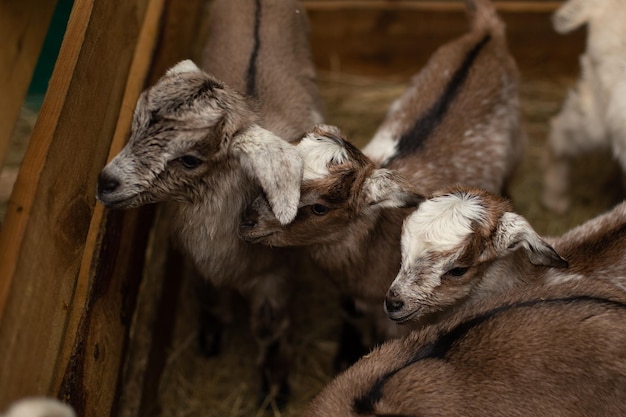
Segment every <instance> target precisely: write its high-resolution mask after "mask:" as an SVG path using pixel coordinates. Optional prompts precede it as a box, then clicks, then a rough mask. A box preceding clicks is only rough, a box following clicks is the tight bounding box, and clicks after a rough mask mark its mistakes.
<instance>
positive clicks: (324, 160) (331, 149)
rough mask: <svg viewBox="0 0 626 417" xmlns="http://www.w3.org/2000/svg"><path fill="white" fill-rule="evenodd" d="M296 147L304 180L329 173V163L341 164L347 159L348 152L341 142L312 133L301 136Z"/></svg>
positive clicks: (317, 177)
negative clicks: (301, 164)
mask: <svg viewBox="0 0 626 417" xmlns="http://www.w3.org/2000/svg"><path fill="white" fill-rule="evenodd" d="M297 149H298V153H300V156H301V157H302V160H303V161H304V175H303V180H304V181H307V180H314V179H319V178H324V177H325V176H327V175H328V173H329V172H328V165H329V164H342V163H344V162H346V161H347V160H348V152H347V151H346V149H345V148H344V147H343V146H342V145H341V144H339V143H337V142H336V141H335V140H333V139H331V138H328V137H326V136H322V135H319V136H318V135H315V134H313V133H309V134H307V135H306V136H305V137H304V138H302V140H301V141H300V143H299V144H298V147H297Z"/></svg>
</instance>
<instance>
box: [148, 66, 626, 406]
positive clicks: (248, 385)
mask: <svg viewBox="0 0 626 417" xmlns="http://www.w3.org/2000/svg"><path fill="white" fill-rule="evenodd" d="M573 82H574V80H573V79H554V80H546V79H532V78H530V79H524V80H523V81H522V84H521V102H522V109H523V115H524V118H525V120H526V122H527V130H528V135H529V146H528V149H527V153H526V156H525V160H524V163H523V166H522V167H521V168H520V170H519V172H518V174H517V176H516V177H515V179H514V181H513V183H512V185H511V190H510V193H511V197H512V199H513V201H514V204H515V207H516V210H517V211H518V212H519V213H521V214H523V215H525V216H526V217H527V218H528V219H529V221H530V222H531V224H533V225H534V226H535V228H536V229H537V230H538V231H539V232H540V233H543V234H549V235H557V234H561V233H562V232H564V231H566V230H568V229H570V228H571V227H573V226H575V225H578V224H580V223H582V222H583V221H585V220H587V219H589V218H591V217H593V216H595V215H597V214H599V213H602V212H604V211H606V210H607V209H609V208H610V207H611V206H612V205H613V204H615V203H616V202H618V201H619V200H621V199H622V197H623V193H622V189H621V174H620V173H619V169H618V167H617V165H616V164H615V163H614V162H613V161H611V158H610V156H609V155H608V154H607V153H602V152H600V153H598V154H596V155H591V156H586V157H583V158H579V159H578V160H577V161H576V164H575V168H574V170H573V171H574V172H573V179H572V183H573V190H572V193H573V207H572V209H571V210H570V212H568V213H567V214H565V215H556V214H555V213H551V212H549V211H547V210H546V209H545V208H543V207H542V206H541V204H540V202H539V196H540V193H541V188H542V173H543V169H542V161H543V158H544V155H545V138H546V135H547V131H548V121H549V118H550V117H551V116H552V115H554V114H555V113H556V112H557V111H558V109H559V108H560V105H561V102H562V100H563V97H564V95H565V92H566V89H567V87H568V86H570V85H572V83H573ZM320 85H321V89H322V94H323V97H324V99H325V102H326V105H327V122H328V123H331V124H335V125H337V126H340V127H341V128H342V130H343V131H344V132H345V133H346V134H347V136H348V137H349V138H351V139H352V140H353V142H355V143H357V144H358V145H359V146H363V145H364V144H365V143H366V142H367V141H368V140H369V138H370V137H371V136H372V134H373V132H374V130H375V129H376V128H377V126H378V125H379V123H380V122H381V120H382V118H383V116H384V114H385V111H386V109H387V107H388V105H389V104H390V103H391V101H392V100H393V99H394V98H396V97H397V96H399V95H400V94H401V92H402V91H403V89H404V87H405V79H399V78H398V79H393V78H391V79H371V78H363V77H354V76H342V75H331V74H321V76H320ZM193 299H194V297H193V294H192V290H191V289H190V288H189V286H185V288H184V289H183V292H182V294H181V298H180V303H179V306H180V308H179V311H177V312H176V314H177V319H176V326H175V335H174V342H173V345H172V348H171V351H170V353H169V357H168V360H167V366H166V370H165V373H164V375H163V378H162V380H161V383H160V387H159V395H160V404H159V407H157V408H160V412H158V413H157V415H158V416H168V417H182V416H185V417H192V416H193V417H196V416H197V417H200V416H203V417H207V416H208V417H211V416H216V417H217V416H221V417H228V416H230V417H238V416H261V415H270V416H272V415H273V416H285V417H288V416H297V415H300V413H301V411H302V410H303V407H305V406H306V404H307V403H308V402H309V401H310V400H311V399H312V398H313V397H314V396H315V394H316V393H317V392H319V390H320V389H321V388H322V387H323V386H324V384H326V383H327V382H328V381H329V380H330V379H331V378H332V376H333V372H332V366H331V361H332V357H333V355H334V352H335V349H336V347H337V344H336V341H337V337H338V310H337V304H338V302H337V298H336V295H335V293H334V292H333V290H332V288H330V286H329V285H328V283H327V282H325V281H324V280H320V279H319V278H318V276H317V275H315V274H313V273H311V274H310V276H307V277H305V279H303V280H302V282H301V283H300V284H299V289H298V294H297V302H296V305H298V306H300V307H301V308H300V309H299V310H298V311H297V312H295V314H294V317H293V325H294V329H295V334H294V357H295V363H294V367H293V379H292V383H293V398H292V401H291V402H290V403H289V404H288V406H287V407H286V408H285V409H283V410H277V409H276V408H272V407H271V406H270V408H269V411H267V413H265V414H264V413H263V411H262V410H261V409H260V408H259V406H258V402H257V396H256V390H257V387H258V377H257V374H256V371H255V360H256V348H255V344H254V341H253V340H252V338H251V336H250V334H249V331H248V329H247V323H246V319H245V313H242V314H240V315H238V316H237V317H236V318H235V321H234V323H233V325H232V326H231V328H230V329H229V330H228V332H227V334H226V339H225V340H224V341H223V342H224V343H223V352H222V354H221V355H220V356H219V357H216V358H211V359H206V358H203V357H201V356H200V355H199V354H198V349H197V346H196V323H195V310H194V303H193Z"/></svg>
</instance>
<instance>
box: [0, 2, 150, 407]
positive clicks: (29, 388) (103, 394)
mask: <svg viewBox="0 0 626 417" xmlns="http://www.w3.org/2000/svg"><path fill="white" fill-rule="evenodd" d="M153 1H157V0H153ZM149 5H150V0H129V1H125V2H108V1H105V0H96V1H88V0H77V1H76V2H75V4H74V8H73V10H72V14H71V16H70V20H69V23H68V28H67V32H66V36H65V39H64V43H63V45H62V47H61V51H60V54H59V59H58V62H57V65H56V67H55V70H54V73H53V76H52V79H51V81H50V86H49V89H48V94H47V95H46V98H45V101H44V103H43V106H42V109H41V113H40V115H39V119H38V121H37V124H36V126H35V130H34V132H33V136H32V139H31V144H30V146H29V148H28V150H27V152H26V155H25V157H24V162H23V165H22V169H21V170H20V174H19V176H18V180H17V183H16V187H15V191H14V193H13V195H12V198H11V200H10V202H9V206H8V210H7V217H6V221H5V224H4V226H3V229H2V231H1V234H0V277H1V281H0V369H2V372H0V409H2V408H4V407H5V406H6V405H7V404H8V403H9V402H11V401H13V400H15V399H16V398H18V397H21V396H24V395H33V394H40V395H41V394H48V395H55V394H56V393H57V391H58V389H59V384H60V383H61V381H63V383H62V386H63V389H64V391H63V394H67V393H68V392H69V393H70V394H72V395H73V394H75V393H77V392H78V393H79V394H80V395H79V396H78V397H79V398H74V397H72V396H71V395H70V396H69V397H65V399H66V400H68V401H69V402H71V403H72V404H73V405H75V406H77V408H78V409H79V411H80V412H79V415H89V416H108V415H110V408H111V406H112V404H111V401H112V394H113V393H114V392H115V383H116V381H117V379H118V373H119V365H120V361H121V356H122V355H123V350H124V347H125V346H124V345H125V340H126V339H125V337H126V334H127V332H128V326H129V323H130V318H129V317H124V315H131V314H132V307H133V306H134V298H135V295H134V294H133V290H132V287H136V286H137V284H136V283H132V284H131V285H130V287H131V288H130V290H129V289H128V288H126V285H127V284H128V282H126V281H125V279H126V278H127V277H128V276H129V275H132V274H134V275H138V276H140V273H139V272H138V270H139V269H138V265H139V266H141V263H142V253H143V247H142V245H141V243H138V242H137V240H140V241H141V240H142V239H143V240H144V241H145V235H146V231H145V226H144V228H143V229H142V227H141V221H138V218H139V217H142V216H140V215H139V214H138V213H137V212H136V211H135V212H133V211H129V212H127V213H126V212H125V213H122V212H120V213H108V214H107V215H106V223H108V228H107V229H106V231H107V232H106V234H104V235H100V234H99V233H97V232H99V231H100V230H104V229H103V225H102V224H101V222H100V220H99V219H98V215H96V216H95V217H94V216H93V215H94V205H95V198H94V196H95V186H96V180H97V175H98V173H99V171H100V169H101V168H102V166H103V165H104V163H105V161H106V158H107V156H108V154H109V147H110V144H111V139H112V138H113V136H114V132H115V129H116V126H118V117H119V114H120V109H121V108H122V107H123V105H124V104H123V97H124V92H125V87H126V84H127V79H128V77H129V72H130V68H131V61H132V59H133V56H134V53H135V50H136V48H137V50H138V51H140V50H141V48H145V45H138V38H139V33H140V29H141V28H142V25H143V24H144V20H145V18H146V16H147V15H148V14H147V11H148V6H149ZM157 20H158V19H157ZM152 24H153V25H154V27H156V22H154V23H152ZM151 52H152V48H150V47H147V48H146V49H145V51H144V52H143V53H145V54H148V55H150V54H151ZM131 76H132V74H131ZM124 111H125V112H132V107H130V108H124ZM119 129H121V128H118V131H119ZM129 226H130V227H129ZM90 230H92V232H89V231H90ZM94 230H95V231H96V232H93V231H94ZM144 246H145V242H144ZM137 249H139V250H137ZM138 252H139V253H138ZM137 256H139V258H138V259H137V258H136V257H137ZM127 297H128V298H127ZM68 344H69V345H71V346H72V349H71V353H70V354H69V355H67V354H66V353H67V349H65V350H64V346H65V347H67V346H68ZM59 352H64V354H61V355H59ZM68 361H69V364H68ZM55 371H56V376H55ZM68 387H70V388H69V389H68ZM83 412H84V414H83Z"/></svg>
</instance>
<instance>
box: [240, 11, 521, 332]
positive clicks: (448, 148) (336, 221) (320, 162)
mask: <svg viewBox="0 0 626 417" xmlns="http://www.w3.org/2000/svg"><path fill="white" fill-rule="evenodd" d="M466 4H467V8H468V14H469V16H470V26H471V30H470V31H469V33H467V34H465V35H463V36H461V37H460V38H458V39H456V40H454V41H452V42H450V43H448V44H446V45H443V46H442V47H441V48H440V49H439V50H437V51H436V52H435V54H434V55H433V56H432V58H431V59H430V60H429V62H428V63H427V64H426V66H425V67H424V68H423V69H422V70H421V71H420V72H419V74H417V75H416V76H415V77H414V78H413V81H412V83H411V86H410V87H409V88H408V89H407V91H406V93H405V94H404V95H403V96H402V97H400V98H399V99H398V100H397V101H396V102H395V103H394V104H392V106H391V108H390V109H389V112H388V114H387V116H386V118H385V121H384V122H383V124H382V125H381V127H380V129H379V131H378V132H377V133H376V135H375V136H374V138H373V139H372V141H371V143H370V144H369V145H368V146H367V147H366V148H365V149H364V152H363V153H361V152H360V151H359V150H358V149H356V148H355V147H354V146H352V145H351V144H350V143H349V142H347V141H346V140H345V139H344V138H343V137H341V133H340V132H339V131H338V130H337V129H335V128H333V127H329V126H318V127H317V128H316V129H314V130H313V131H311V132H310V133H309V134H308V135H306V136H305V137H304V138H303V139H302V140H301V141H300V143H299V144H298V150H299V151H300V153H301V155H302V157H303V159H304V164H305V167H304V178H303V184H302V190H301V198H300V207H299V210H298V214H297V215H296V218H295V220H293V221H292V222H291V223H289V224H287V225H282V224H280V222H278V221H277V219H276V218H275V216H274V215H273V213H272V212H271V210H270V207H269V205H268V203H267V202H266V201H264V200H263V198H258V199H257V200H255V202H254V204H253V205H252V207H251V209H250V210H249V212H248V213H247V221H245V222H244V223H242V227H241V228H240V234H241V235H242V236H243V237H244V238H245V239H248V240H249V241H254V242H261V243H264V244H268V245H272V246H307V252H308V253H309V254H310V255H311V257H312V258H313V259H314V261H315V262H316V264H318V265H319V266H320V267H321V268H322V269H323V270H325V271H326V272H327V273H328V275H329V276H330V277H331V279H333V280H334V282H335V283H337V285H338V287H339V290H340V291H341V292H342V293H343V294H345V295H347V296H349V297H352V298H354V299H356V300H357V304H358V305H359V306H361V309H363V310H367V311H370V312H371V314H374V315H378V316H382V317H384V313H383V311H382V309H381V306H382V303H383V300H384V294H385V292H386V290H387V288H388V287H389V285H390V284H391V282H392V281H393V278H394V277H395V275H396V273H397V271H398V269H399V267H400V250H399V249H400V233H401V227H402V221H403V219H404V218H405V217H406V215H407V214H408V213H409V210H408V209H407V208H405V207H407V206H414V205H415V204H417V203H418V202H419V201H421V197H420V194H428V193H430V192H432V191H434V190H435V189H438V188H441V187H443V186H445V185H449V184H454V183H457V182H462V183H464V184H470V185H475V186H480V187H483V188H486V189H489V190H491V191H494V192H499V191H501V190H502V188H503V187H504V186H505V184H506V181H507V179H508V178H509V176H510V175H511V173H512V172H513V170H514V168H515V166H516V165H517V163H518V161H519V158H520V157H521V153H522V152H521V150H522V149H523V146H524V140H525V135H524V132H523V129H522V127H521V125H520V114H519V108H518V107H519V104H518V96H517V77H518V74H517V69H516V66H515V63H514V61H513V59H512V57H511V56H510V54H509V52H508V50H507V48H506V42H505V38H504V36H505V35H504V29H503V25H502V23H501V21H500V20H499V18H498V16H497V15H496V12H495V9H494V8H493V5H492V4H491V3H490V2H489V1H488V0H479V1H471V0H468V1H467V2H466ZM368 157H369V158H368ZM398 173H400V174H401V175H399V174H398ZM403 177H405V178H407V179H409V181H407V180H405V179H404V178H403ZM379 322H380V323H385V321H384V320H379ZM386 327H387V328H383V329H381V339H386V338H389V337H394V336H396V335H398V334H400V333H403V332H405V330H404V329H402V330H401V329H399V328H398V327H397V326H394V325H392V324H391V323H388V325H387V326H386Z"/></svg>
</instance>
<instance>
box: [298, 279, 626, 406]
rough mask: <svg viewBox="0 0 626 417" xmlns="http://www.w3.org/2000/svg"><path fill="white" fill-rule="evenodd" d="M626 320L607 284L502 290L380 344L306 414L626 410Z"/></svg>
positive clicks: (618, 294)
mask: <svg viewBox="0 0 626 417" xmlns="http://www.w3.org/2000/svg"><path fill="white" fill-rule="evenodd" d="M625 326H626V293H624V292H623V291H622V290H619V289H617V288H615V287H614V286H612V285H610V284H609V283H607V282H603V281H602V280H598V279H595V280H594V279H591V280H580V281H568V282H563V283H561V284H559V285H555V286H548V287H534V288H530V289H529V290H528V291H515V292H512V293H509V294H500V295H497V296H495V297H493V298H491V299H489V300H485V301H484V302H482V303H479V304H474V305H472V306H471V307H470V306H468V307H467V308H461V309H460V310H459V311H457V312H456V313H455V314H454V315H453V316H451V317H448V318H447V319H445V320H443V321H441V322H439V323H437V324H433V325H428V326H425V327H423V328H421V329H419V330H415V331H414V332H412V333H411V334H410V335H409V336H406V337H404V338H401V339H396V340H392V341H389V342H387V343H385V344H384V345H382V346H381V347H379V348H377V349H375V350H374V351H373V352H372V353H370V354H369V355H367V356H366V357H364V358H363V359H361V360H360V361H359V362H357V363H356V364H355V365H354V366H352V367H351V368H349V369H347V370H346V371H345V372H343V373H342V374H340V375H339V376H337V377H336V378H335V379H334V380H333V381H331V382H330V383H329V384H328V385H327V386H326V388H325V389H324V390H323V391H322V392H321V393H320V394H318V396H317V397H316V398H315V399H314V400H313V401H312V402H311V404H310V405H309V407H308V408H307V409H306V410H305V411H304V413H303V417H330V416H333V417H358V416H449V417H452V416H467V417H479V416H480V417H482V416H568V417H586V416H591V415H594V416H618V415H626V402H625V401H624V398H625V397H626V362H625V361H624V357H626V332H624V328H625Z"/></svg>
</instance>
